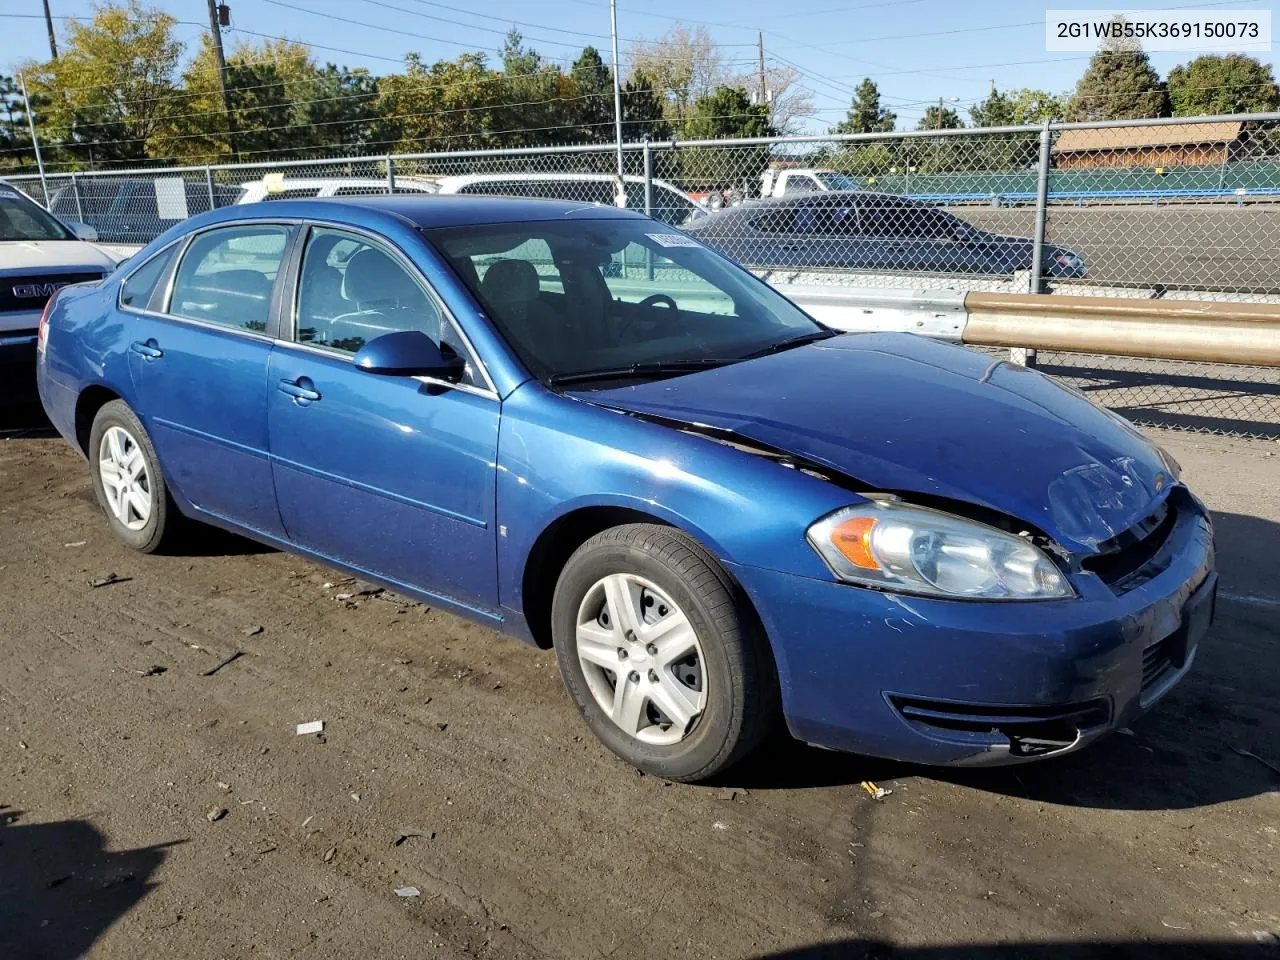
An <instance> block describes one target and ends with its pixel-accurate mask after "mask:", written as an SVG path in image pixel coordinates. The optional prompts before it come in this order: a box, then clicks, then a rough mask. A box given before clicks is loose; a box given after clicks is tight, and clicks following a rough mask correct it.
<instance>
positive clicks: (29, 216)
mask: <svg viewBox="0 0 1280 960" xmlns="http://www.w3.org/2000/svg"><path fill="white" fill-rule="evenodd" d="M74 239H75V237H74V236H72V235H71V231H69V230H68V229H67V228H66V227H64V226H63V225H62V224H61V223H59V222H58V221H57V220H55V219H54V218H53V217H52V216H50V215H49V214H48V213H46V212H45V211H44V210H42V209H40V207H39V206H37V205H36V203H35V202H34V201H32V200H28V199H27V198H26V197H24V196H22V195H21V194H20V193H18V191H16V190H14V189H13V188H12V187H6V186H0V240H74Z"/></svg>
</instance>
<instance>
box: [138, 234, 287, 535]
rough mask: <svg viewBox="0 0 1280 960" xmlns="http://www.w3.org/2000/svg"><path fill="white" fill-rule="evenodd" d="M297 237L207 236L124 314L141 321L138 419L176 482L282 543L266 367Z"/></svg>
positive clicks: (204, 506) (223, 514)
mask: <svg viewBox="0 0 1280 960" xmlns="http://www.w3.org/2000/svg"><path fill="white" fill-rule="evenodd" d="M295 229H296V228H295V227H294V226H292V225H290V224H288V223H236V224H228V225H225V226H220V227H215V228H212V229H209V230H205V231H203V232H201V233H198V234H196V235H195V236H194V237H193V238H192V239H191V241H190V242H189V243H188V244H187V246H186V249H185V250H183V251H182V253H181V255H180V257H179V259H178V262H177V267H176V270H173V271H172V272H171V274H170V277H171V279H168V283H167V284H165V285H164V287H163V289H162V290H161V291H160V292H159V293H158V294H156V295H155V296H153V297H152V298H150V299H149V300H148V302H147V304H146V306H142V305H140V304H138V303H125V302H122V303H121V308H122V309H124V310H127V311H129V312H131V313H133V314H134V316H133V317H132V320H133V324H132V332H133V340H132V341H131V344H130V356H129V364H130V371H131V373H132V375H133V382H134V389H135V391H136V394H137V403H138V407H139V409H138V413H139V415H140V416H141V417H142V418H143V421H144V422H145V423H146V425H147V430H148V432H149V433H150V434H151V438H152V441H153V442H154V443H155V447H156V452H157V453H158V454H159V457H160V462H161V465H162V466H163V467H164V470H165V475H166V478H167V479H168V480H169V482H170V483H171V484H173V486H174V487H175V488H176V489H177V490H178V491H179V492H180V493H181V494H182V495H183V496H184V497H186V499H188V500H190V501H191V502H192V503H193V504H194V505H195V506H196V507H198V508H199V509H201V510H203V511H205V512H207V513H210V514H212V515H214V516H216V517H219V518H223V519H226V520H231V521H233V522H235V523H237V524H241V525H243V526H246V527H250V528H252V529H254V530H257V531H260V532H262V533H265V534H269V535H271V536H282V535H283V533H284V530H283V526H282V525H281V523H280V516H279V512H278V511H277V510H276V502H275V490H274V486H273V483H272V475H271V465H270V463H269V461H268V456H267V449H268V447H267V365H268V360H269V358H270V356H271V350H272V322H273V311H274V304H275V302H276V298H277V286H278V284H279V283H280V281H281V273H282V270H281V265H282V264H283V262H284V258H285V253H286V251H287V250H288V248H289V246H290V244H291V242H292V240H293V236H294V232H295ZM144 269H145V266H144ZM126 287H127V284H126ZM126 293H127V290H126Z"/></svg>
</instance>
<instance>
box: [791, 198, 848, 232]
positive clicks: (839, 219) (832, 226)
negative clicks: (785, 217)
mask: <svg viewBox="0 0 1280 960" xmlns="http://www.w3.org/2000/svg"><path fill="white" fill-rule="evenodd" d="M796 222H797V224H800V226H799V232H800V233H816V234H819V235H822V236H841V237H847V236H853V235H856V234H857V232H858V211H857V210H856V209H855V208H854V207H852V206H850V205H849V204H848V203H847V202H845V203H843V204H833V203H806V204H804V205H803V206H801V207H799V208H798V210H797V213H796Z"/></svg>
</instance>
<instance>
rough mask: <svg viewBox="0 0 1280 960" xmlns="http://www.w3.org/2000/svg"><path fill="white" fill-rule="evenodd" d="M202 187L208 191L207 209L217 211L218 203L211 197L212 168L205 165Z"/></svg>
mask: <svg viewBox="0 0 1280 960" xmlns="http://www.w3.org/2000/svg"><path fill="white" fill-rule="evenodd" d="M204 185H205V186H206V187H207V188H208V190H209V209H210V210H217V209H218V201H217V199H215V197H214V195H213V168H212V167H210V166H208V165H207V164H206V165H205V168H204Z"/></svg>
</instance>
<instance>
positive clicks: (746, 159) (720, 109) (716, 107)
mask: <svg viewBox="0 0 1280 960" xmlns="http://www.w3.org/2000/svg"><path fill="white" fill-rule="evenodd" d="M773 133H774V130H773V127H772V126H770V125H769V108H768V107H767V106H765V105H763V104H753V103H752V102H751V97H750V96H748V95H747V91H745V90H743V89H742V88H741V87H717V88H716V89H715V90H714V91H713V92H712V93H710V94H708V95H707V96H705V97H701V98H700V99H699V100H698V102H697V103H696V104H694V107H693V110H692V111H690V114H689V117H688V119H687V120H686V121H685V124H684V136H685V137H687V138H688V139H690V140H719V139H723V138H734V139H739V138H742V137H769V136H772V135H773ZM729 149H730V150H731V151H732V155H731V156H730V157H729V158H727V159H729V161H730V162H731V163H732V165H733V166H734V167H735V168H737V169H739V170H750V171H752V172H753V174H754V172H755V171H759V170H763V169H764V167H765V165H766V164H767V163H768V160H769V148H768V147H745V148H743V147H731V148H729ZM680 154H681V155H680V157H679V165H680V176H681V181H682V186H684V187H685V189H689V190H705V189H713V188H718V187H720V186H722V185H723V184H725V183H726V182H727V180H728V179H731V175H732V172H736V171H732V172H730V171H726V169H725V167H726V163H725V161H726V156H725V148H723V147H690V148H687V149H685V150H682V151H680ZM726 174H729V176H728V177H727V176H726Z"/></svg>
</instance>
